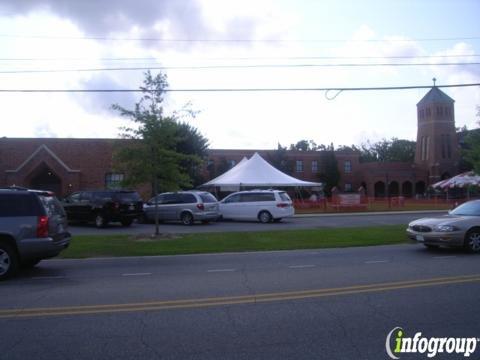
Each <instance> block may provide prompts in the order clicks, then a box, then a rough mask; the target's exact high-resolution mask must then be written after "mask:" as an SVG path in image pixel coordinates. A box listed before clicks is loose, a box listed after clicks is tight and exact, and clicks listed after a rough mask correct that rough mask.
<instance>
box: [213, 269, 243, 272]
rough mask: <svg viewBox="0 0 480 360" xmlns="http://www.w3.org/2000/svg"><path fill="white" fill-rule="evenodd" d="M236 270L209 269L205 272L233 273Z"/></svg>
mask: <svg viewBox="0 0 480 360" xmlns="http://www.w3.org/2000/svg"><path fill="white" fill-rule="evenodd" d="M235 270H236V269H211V270H207V272H209V273H214V272H232V271H235Z"/></svg>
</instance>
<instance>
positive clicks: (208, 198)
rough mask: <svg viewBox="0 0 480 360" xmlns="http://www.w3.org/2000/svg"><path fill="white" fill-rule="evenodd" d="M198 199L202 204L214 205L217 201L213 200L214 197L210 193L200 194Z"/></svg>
mask: <svg viewBox="0 0 480 360" xmlns="http://www.w3.org/2000/svg"><path fill="white" fill-rule="evenodd" d="M200 199H202V201H203V202H204V203H215V202H217V199H215V196H213V195H212V194H210V193H201V194H200Z"/></svg>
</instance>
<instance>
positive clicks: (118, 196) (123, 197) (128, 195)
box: [113, 191, 142, 201]
mask: <svg viewBox="0 0 480 360" xmlns="http://www.w3.org/2000/svg"><path fill="white" fill-rule="evenodd" d="M113 198H114V199H115V200H116V201H142V199H141V198H140V195H138V193H137V192H136V191H128V192H127V191H126V192H116V193H114V195H113Z"/></svg>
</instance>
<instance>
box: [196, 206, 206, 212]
mask: <svg viewBox="0 0 480 360" xmlns="http://www.w3.org/2000/svg"><path fill="white" fill-rule="evenodd" d="M197 208H198V209H199V210H202V211H203V210H205V205H203V204H197Z"/></svg>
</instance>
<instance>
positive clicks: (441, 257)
mask: <svg viewBox="0 0 480 360" xmlns="http://www.w3.org/2000/svg"><path fill="white" fill-rule="evenodd" d="M455 257H457V256H456V255H446V256H434V257H433V259H449V258H455Z"/></svg>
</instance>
